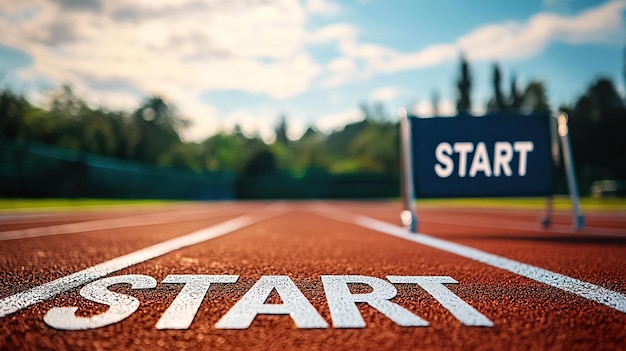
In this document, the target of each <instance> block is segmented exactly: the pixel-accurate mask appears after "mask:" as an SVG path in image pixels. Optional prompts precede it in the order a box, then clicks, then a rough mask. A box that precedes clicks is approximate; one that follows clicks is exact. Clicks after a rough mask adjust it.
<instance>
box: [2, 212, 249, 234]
mask: <svg viewBox="0 0 626 351" xmlns="http://www.w3.org/2000/svg"><path fill="white" fill-rule="evenodd" d="M203 212H204V213H206V212H207V211H203ZM242 213H244V211H229V212H222V213H215V214H210V215H208V216H201V217H198V216H197V215H198V214H199V212H198V211H195V212H190V211H188V210H186V211H177V212H171V213H159V214H144V215H137V216H130V217H121V218H109V219H97V220H92V221H85V222H78V223H69V224H59V225H51V226H47V227H36V228H28V229H16V230H7V231H4V232H0V241H2V240H15V239H25V238H35V237H40V236H49V235H60V234H74V233H82V232H87V231H94V230H106V229H119V228H129V227H138V226H142V225H154V224H166V223H177V222H186V221H192V220H196V219H208V218H213V217H220V216H229V215H233V214H242ZM194 216H195V217H194Z"/></svg>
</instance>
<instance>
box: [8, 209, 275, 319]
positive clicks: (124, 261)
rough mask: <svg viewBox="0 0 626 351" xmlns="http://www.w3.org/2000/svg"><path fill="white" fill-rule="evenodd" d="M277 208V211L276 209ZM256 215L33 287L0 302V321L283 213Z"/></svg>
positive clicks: (270, 212)
mask: <svg viewBox="0 0 626 351" xmlns="http://www.w3.org/2000/svg"><path fill="white" fill-rule="evenodd" d="M279 209H280V210H279ZM272 210H273V211H270V210H266V211H264V212H263V213H259V214H254V215H252V214H248V215H244V216H240V217H237V218H234V219H231V220H228V221H226V222H223V223H221V224H218V225H215V226H212V227H208V228H205V229H201V230H198V231H195V232H192V233H189V234H186V235H183V236H180V237H177V238H173V239H170V240H167V241H164V242H161V243H158V244H155V245H152V246H149V247H146V248H144V249H141V250H137V251H135V252H131V253H129V254H126V255H123V256H120V257H117V258H114V259H111V260H108V261H105V262H102V263H99V264H97V265H95V266H93V267H90V268H87V269H83V270H82V271H79V272H76V273H73V274H70V275H68V276H65V277H62V278H59V279H56V280H53V281H51V282H49V283H45V284H43V285H39V286H36V287H34V288H32V289H29V290H26V291H22V292H19V293H17V294H15V295H12V296H9V297H6V298H4V299H2V300H0V318H2V317H4V316H6V315H9V314H11V313H14V312H17V311H19V310H21V309H24V308H26V307H28V306H31V305H33V304H36V303H38V302H42V301H45V300H47V299H50V298H52V297H54V296H56V295H58V294H61V293H63V292H66V291H68V290H71V289H74V288H76V287H78V286H81V285H83V284H86V283H89V282H91V281H94V280H96V279H100V278H102V277H104V276H107V275H109V274H111V273H113V272H117V271H119V270H122V269H124V268H127V267H130V266H133V265H136V264H138V263H141V262H144V261H147V260H150V259H153V258H155V257H158V256H162V255H165V254H167V253H170V252H172V251H174V250H178V249H181V248H184V247H187V246H191V245H195V244H199V243H201V242H203V241H207V240H210V239H214V238H217V237H219V236H222V235H225V234H228V233H231V232H234V231H236V230H239V229H242V228H244V227H247V226H250V225H252V224H254V223H257V222H260V221H262V220H265V219H268V218H271V217H275V216H278V215H280V214H282V213H284V210H283V209H282V207H280V208H276V207H274V208H272Z"/></svg>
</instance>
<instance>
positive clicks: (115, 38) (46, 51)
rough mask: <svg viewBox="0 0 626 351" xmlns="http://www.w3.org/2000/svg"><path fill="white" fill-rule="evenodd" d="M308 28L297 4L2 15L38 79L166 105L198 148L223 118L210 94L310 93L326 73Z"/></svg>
mask: <svg viewBox="0 0 626 351" xmlns="http://www.w3.org/2000/svg"><path fill="white" fill-rule="evenodd" d="M309 6H312V7H313V9H314V10H315V11H317V12H321V13H325V14H330V12H331V11H336V10H338V7H337V5H334V4H332V3H330V2H326V1H313V2H311V3H310V4H309ZM308 19H309V15H308V14H307V12H306V8H305V7H304V6H303V5H302V4H301V3H300V2H299V1H298V0H275V1H271V2H267V1H262V0H250V1H246V2H237V1H234V2H233V1H212V2H198V1H195V0H181V1H177V2H171V1H165V0H158V1H153V0H140V1H137V0H108V1H101V2H94V1H84V2H75V1H56V2H52V1H46V0H25V1H18V2H9V4H8V6H3V8H2V9H0V33H3V35H0V43H1V44H4V45H8V46H11V47H14V48H17V49H19V50H22V51H24V52H27V53H28V54H30V55H31V56H32V57H34V59H35V60H34V64H33V66H32V67H30V68H29V71H30V72H31V73H30V74H31V75H33V76H38V77H45V79H46V80H48V81H52V82H56V83H57V84H61V83H68V84H71V85H72V86H73V87H74V90H75V91H76V92H77V93H79V94H80V96H84V97H85V98H87V100H88V101H89V102H91V103H94V104H106V105H108V106H120V107H124V108H126V107H136V106H137V105H138V104H139V103H140V99H141V97H142V96H145V95H149V94H160V95H163V96H164V97H165V98H166V99H167V100H169V101H171V102H173V103H174V104H175V105H176V106H178V107H179V110H180V111H181V113H182V114H183V115H185V116H188V117H189V118H191V119H192V120H193V122H194V127H192V128H190V131H188V132H185V135H184V136H185V138H189V139H197V138H201V137H203V136H207V135H208V134H210V133H211V132H213V131H215V124H216V123H217V122H215V120H216V119H217V118H218V117H217V113H216V112H215V110H213V109H212V107H210V106H208V105H206V104H204V103H201V102H200V101H199V100H198V97H199V96H200V94H201V92H202V91H205V90H211V89H234V90H240V91H246V92H251V93H261V94H266V95H268V96H271V97H273V98H276V99H282V98H287V97H290V96H294V95H297V94H300V93H302V92H304V91H306V90H308V89H309V87H310V86H311V84H312V80H313V79H314V78H315V77H316V76H318V75H319V74H320V72H321V71H322V67H321V66H320V65H319V64H317V63H316V62H315V61H314V60H313V58H312V57H311V55H310V54H309V53H308V52H307V50H306V47H305V45H307V43H308V42H309V39H310V33H309V32H308V31H307V30H306V24H307V21H308ZM132 102H134V104H133V103H132ZM206 116H211V117H206Z"/></svg>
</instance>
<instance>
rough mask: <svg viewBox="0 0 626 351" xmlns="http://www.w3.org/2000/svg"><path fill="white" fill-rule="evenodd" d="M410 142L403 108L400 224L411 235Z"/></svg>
mask: <svg viewBox="0 0 626 351" xmlns="http://www.w3.org/2000/svg"><path fill="white" fill-rule="evenodd" d="M412 149H413V147H412V142H411V126H410V125H409V117H408V113H407V111H406V109H405V108H401V109H400V152H401V154H402V155H401V156H402V157H401V160H400V166H401V167H402V170H401V172H400V177H401V182H402V189H401V192H402V206H403V207H402V208H403V210H402V213H400V222H401V223H402V225H403V226H404V227H406V228H408V229H409V231H410V232H411V233H416V232H417V210H416V208H415V206H416V205H415V189H414V188H413V151H412Z"/></svg>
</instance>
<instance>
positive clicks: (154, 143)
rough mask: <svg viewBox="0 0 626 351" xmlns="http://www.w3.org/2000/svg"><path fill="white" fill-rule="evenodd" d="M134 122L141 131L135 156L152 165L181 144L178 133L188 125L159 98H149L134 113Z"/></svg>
mask: <svg viewBox="0 0 626 351" xmlns="http://www.w3.org/2000/svg"><path fill="white" fill-rule="evenodd" d="M133 122H134V124H135V126H136V127H137V129H138V131H139V137H138V140H137V144H136V145H134V155H133V156H134V158H135V159H137V160H140V161H144V162H150V163H158V162H159V157H160V156H161V155H162V154H165V153H166V152H168V151H169V150H170V149H171V148H172V147H174V146H176V145H177V144H179V143H181V139H180V136H179V134H178V133H179V131H180V130H181V129H182V128H184V127H186V126H187V125H188V122H187V121H185V120H183V119H182V118H180V116H179V115H178V113H177V112H176V109H175V108H174V107H173V106H172V105H170V104H169V103H167V102H166V101H165V100H164V99H163V98H161V97H159V96H152V97H149V98H147V99H146V100H145V101H144V103H143V104H142V105H141V106H140V107H139V108H138V109H137V110H136V111H135V112H134V113H133Z"/></svg>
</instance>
